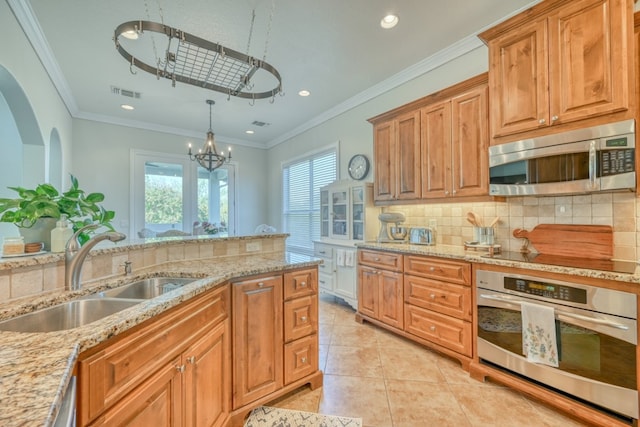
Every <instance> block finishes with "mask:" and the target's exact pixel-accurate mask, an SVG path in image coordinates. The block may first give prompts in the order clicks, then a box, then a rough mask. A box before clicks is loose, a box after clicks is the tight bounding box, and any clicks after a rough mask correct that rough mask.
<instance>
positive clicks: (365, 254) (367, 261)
mask: <svg viewBox="0 0 640 427" xmlns="http://www.w3.org/2000/svg"><path fill="white" fill-rule="evenodd" d="M358 262H359V263H360V264H364V265H368V266H371V267H377V268H383V269H385V270H392V271H402V255H401V254H393V253H389V252H378V251H368V250H360V251H358Z"/></svg>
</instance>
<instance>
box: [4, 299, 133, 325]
mask: <svg viewBox="0 0 640 427" xmlns="http://www.w3.org/2000/svg"><path fill="white" fill-rule="evenodd" d="M139 303H140V301H127V300H119V299H83V300H73V301H68V302H65V303H62V304H58V305H54V306H53V307H49V308H45V309H42V310H38V311H34V312H32V313H28V314H23V315H21V316H18V317H14V318H11V319H8V320H5V321H2V322H0V330H2V331H13V332H53V331H64V330H67V329H73V328H78V327H80V326H84V325H87V324H89V323H92V322H95V321H97V320H100V319H102V318H104V317H107V316H109V315H111V314H113V313H117V312H118V311H121V310H124V309H125V308H129V307H133V306H134V305H136V304H139Z"/></svg>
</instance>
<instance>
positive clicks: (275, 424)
mask: <svg viewBox="0 0 640 427" xmlns="http://www.w3.org/2000/svg"><path fill="white" fill-rule="evenodd" d="M361 426H362V419H361V418H349V417H337V416H333V415H322V414H314V413H311V412H302V411H293V410H290V409H280V408H272V407H270V406H260V407H258V408H256V409H254V410H253V411H251V414H249V418H247V421H246V422H245V423H244V427H361Z"/></svg>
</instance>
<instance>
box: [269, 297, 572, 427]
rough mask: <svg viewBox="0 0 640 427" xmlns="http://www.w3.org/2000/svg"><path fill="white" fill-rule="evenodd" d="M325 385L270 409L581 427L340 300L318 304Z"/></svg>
mask: <svg viewBox="0 0 640 427" xmlns="http://www.w3.org/2000/svg"><path fill="white" fill-rule="evenodd" d="M319 360H320V369H321V370H322V371H323V372H324V384H323V387H321V388H319V389H316V390H314V391H311V390H310V389H309V388H308V387H305V388H302V389H299V390H297V391H296V392H294V393H291V394H290V395H288V396H285V397H284V398H282V399H279V400H277V401H275V402H271V403H270V405H271V406H276V407H280V408H288V409H297V410H301V411H308V412H317V413H321V414H332V415H342V416H348V417H359V418H362V421H363V426H364V427H409V426H416V427H418V426H420V427H424V426H438V427H439V426H456V427H461V426H536V427H538V426H562V427H565V426H581V425H583V424H581V423H579V422H577V421H575V420H573V419H571V418H568V417H566V416H564V415H562V414H561V413H559V412H557V411H555V410H553V409H550V408H549V407H546V406H544V405H542V404H540V403H538V402H536V401H533V400H530V399H528V398H526V397H524V396H523V395H521V394H520V393H517V392H515V391H513V390H510V389H508V388H505V387H501V386H498V385H496V384H491V383H481V382H479V381H476V380H473V379H471V378H470V377H469V375H468V373H467V372H465V371H463V370H462V368H461V367H460V364H459V363H458V362H456V361H454V360H452V359H449V358H446V357H444V356H442V355H440V354H438V353H435V352H432V351H430V350H427V349H426V348H424V347H422V346H420V345H418V344H414V343H412V342H410V341H408V340H405V339H404V338H402V337H398V336H396V335H394V334H391V333H389V332H386V331H384V330H382V329H380V328H377V327H375V326H373V325H371V324H368V323H365V324H363V325H361V324H359V323H357V322H356V321H355V319H354V311H353V309H351V307H349V306H348V305H346V304H344V303H343V302H341V300H339V299H336V298H333V297H328V296H322V297H321V299H320V359H319Z"/></svg>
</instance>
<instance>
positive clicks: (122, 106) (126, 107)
mask: <svg viewBox="0 0 640 427" xmlns="http://www.w3.org/2000/svg"><path fill="white" fill-rule="evenodd" d="M120 108H122V109H123V110H128V111H131V110H135V107H134V106H133V105H129V104H122V105H121V106H120Z"/></svg>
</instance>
